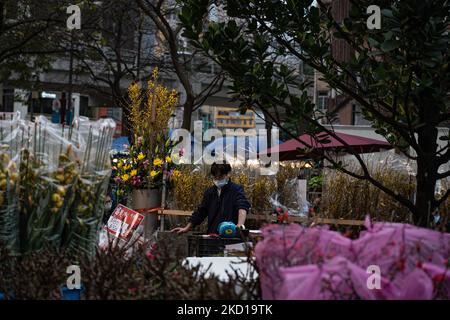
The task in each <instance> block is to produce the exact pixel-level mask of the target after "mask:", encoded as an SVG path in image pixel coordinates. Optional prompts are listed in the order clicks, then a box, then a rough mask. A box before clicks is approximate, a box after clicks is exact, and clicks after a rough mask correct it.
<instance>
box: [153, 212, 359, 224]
mask: <svg viewBox="0 0 450 320" xmlns="http://www.w3.org/2000/svg"><path fill="white" fill-rule="evenodd" d="M158 214H159V215H171V216H184V217H188V216H191V215H192V211H184V210H172V209H166V210H164V212H162V211H161V210H160V211H159V212H158ZM247 219H248V220H256V221H263V222H268V221H272V220H276V216H275V215H271V214H270V213H269V212H265V213H264V214H248V215H247ZM288 221H289V222H297V223H312V222H315V224H332V225H346V226H362V225H364V221H363V220H347V219H329V218H315V219H309V218H306V217H296V216H289V220H288ZM162 227H163V228H164V225H163V224H162Z"/></svg>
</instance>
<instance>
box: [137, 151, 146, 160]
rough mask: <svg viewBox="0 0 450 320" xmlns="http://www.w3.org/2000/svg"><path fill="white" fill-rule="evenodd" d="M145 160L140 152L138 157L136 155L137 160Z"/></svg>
mask: <svg viewBox="0 0 450 320" xmlns="http://www.w3.org/2000/svg"><path fill="white" fill-rule="evenodd" d="M144 158H145V155H144V154H143V153H142V152H141V153H139V155H138V160H142V159H144Z"/></svg>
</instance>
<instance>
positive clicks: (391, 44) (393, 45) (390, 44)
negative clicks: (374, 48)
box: [381, 40, 400, 52]
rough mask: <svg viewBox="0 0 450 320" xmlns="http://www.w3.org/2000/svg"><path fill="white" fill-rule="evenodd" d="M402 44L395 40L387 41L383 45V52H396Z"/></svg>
mask: <svg viewBox="0 0 450 320" xmlns="http://www.w3.org/2000/svg"><path fill="white" fill-rule="evenodd" d="M399 45H400V43H399V42H398V41H395V40H386V41H385V42H383V43H382V44H381V50H382V51H384V52H389V51H392V50H395V49H397V48H398V47H399Z"/></svg>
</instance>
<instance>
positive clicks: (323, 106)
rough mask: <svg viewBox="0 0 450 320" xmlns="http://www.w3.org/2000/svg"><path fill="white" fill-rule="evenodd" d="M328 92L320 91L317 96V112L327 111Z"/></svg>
mask: <svg viewBox="0 0 450 320" xmlns="http://www.w3.org/2000/svg"><path fill="white" fill-rule="evenodd" d="M327 102H328V92H326V91H322V92H319V93H318V94H317V109H318V110H319V111H323V112H324V111H327V109H328V104H327Z"/></svg>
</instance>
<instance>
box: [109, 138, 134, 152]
mask: <svg viewBox="0 0 450 320" xmlns="http://www.w3.org/2000/svg"><path fill="white" fill-rule="evenodd" d="M124 145H128V146H129V145H130V141H129V140H128V137H126V136H122V137H118V138H116V139H114V140H113V143H112V147H111V150H114V151H116V152H124V151H125V147H124Z"/></svg>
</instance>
